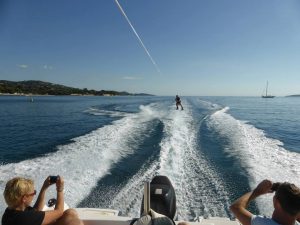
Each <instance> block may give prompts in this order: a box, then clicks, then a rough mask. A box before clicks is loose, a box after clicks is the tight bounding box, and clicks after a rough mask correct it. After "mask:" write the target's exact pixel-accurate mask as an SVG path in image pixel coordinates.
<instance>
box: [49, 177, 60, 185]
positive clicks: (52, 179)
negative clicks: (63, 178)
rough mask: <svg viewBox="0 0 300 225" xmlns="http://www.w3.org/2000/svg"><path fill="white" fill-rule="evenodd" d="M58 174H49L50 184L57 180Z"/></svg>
mask: <svg viewBox="0 0 300 225" xmlns="http://www.w3.org/2000/svg"><path fill="white" fill-rule="evenodd" d="M57 178H58V176H50V184H55V183H56V182H57Z"/></svg>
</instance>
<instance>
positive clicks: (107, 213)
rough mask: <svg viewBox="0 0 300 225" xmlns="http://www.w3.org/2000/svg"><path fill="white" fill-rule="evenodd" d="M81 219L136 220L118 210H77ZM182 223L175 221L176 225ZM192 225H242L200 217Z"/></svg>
mask: <svg viewBox="0 0 300 225" xmlns="http://www.w3.org/2000/svg"><path fill="white" fill-rule="evenodd" d="M76 211H77V212H78V215H79V218H80V219H81V220H82V221H83V222H84V224H85V225H130V223H131V221H132V220H133V219H134V218H131V217H124V216H118V214H119V211H118V210H112V209H96V208H76ZM179 222H182V221H175V223H176V224H178V223H179ZM188 223H189V224H190V225H240V223H239V222H238V221H236V220H230V219H229V218H226V217H210V218H207V219H204V218H201V217H199V221H198V222H188Z"/></svg>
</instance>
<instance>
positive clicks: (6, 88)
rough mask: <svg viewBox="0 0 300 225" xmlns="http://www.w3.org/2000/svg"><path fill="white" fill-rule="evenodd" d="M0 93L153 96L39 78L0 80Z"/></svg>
mask: <svg viewBox="0 0 300 225" xmlns="http://www.w3.org/2000/svg"><path fill="white" fill-rule="evenodd" d="M0 95H8V96H34V95H35V96H36V95H41V96H153V95H151V94H146V93H129V92H126V91H113V90H100V91H97V90H93V89H90V90H89V89H87V88H83V89H80V88H74V87H68V86H64V85H61V84H53V83H50V82H44V81H39V80H27V81H8V80H0Z"/></svg>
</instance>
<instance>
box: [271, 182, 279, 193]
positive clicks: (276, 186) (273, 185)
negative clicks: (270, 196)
mask: <svg viewBox="0 0 300 225" xmlns="http://www.w3.org/2000/svg"><path fill="white" fill-rule="evenodd" d="M280 184H281V183H279V182H277V183H273V184H272V187H271V190H272V191H277V190H278V188H279V186H280Z"/></svg>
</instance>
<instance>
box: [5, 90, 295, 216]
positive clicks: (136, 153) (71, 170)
mask: <svg viewBox="0 0 300 225" xmlns="http://www.w3.org/2000/svg"><path fill="white" fill-rule="evenodd" d="M174 99H175V97H173V96H171V97H157V96H151V97H92V96H91V97H87V96H84V97H83V96H81V97H80V96H36V97H34V101H33V102H30V100H29V99H28V98H27V97H25V96H19V97H17V96H1V97H0V121H1V126H0V163H1V165H0V187H1V192H3V190H4V187H5V183H6V182H7V180H8V179H10V178H12V177H15V176H24V177H29V178H32V179H34V181H35V186H36V189H37V190H39V189H40V188H41V185H42V183H43V181H44V180H45V178H46V177H47V176H48V175H57V174H59V175H61V176H63V177H64V180H65V200H66V202H67V203H68V204H69V205H70V206H71V207H100V208H113V209H118V210H120V212H121V214H122V215H126V216H133V217H138V216H139V212H140V207H141V200H142V194H143V183H144V182H145V181H150V180H151V179H152V178H153V177H154V176H155V175H166V176H168V177H169V179H170V180H171V181H172V183H173V185H174V188H175V191H176V195H177V210H178V218H179V219H185V220H192V219H193V218H194V217H196V216H226V217H232V214H231V213H230V211H229V205H230V204H231V203H232V201H234V200H235V199H236V198H238V197H239V196H240V195H242V194H243V193H245V192H247V191H250V190H251V189H253V188H254V187H255V186H256V185H257V184H258V183H259V182H260V181H262V180H263V179H271V180H272V181H274V182H277V181H280V182H282V181H289V182H293V183H295V184H297V185H298V186H300V168H299V166H298V165H297V163H298V162H299V161H300V149H299V146H300V145H299V144H300V137H299V135H298V134H299V133H300V104H299V103H300V98H287V97H278V98H274V99H263V98H259V97H182V105H183V107H184V110H183V111H182V110H176V107H175V100H174ZM51 197H55V187H50V188H49V191H48V192H47V199H48V198H51ZM0 202H1V204H0V207H1V208H0V212H1V213H2V212H3V211H4V209H5V205H6V204H5V202H4V198H3V196H2V195H1V196H0ZM272 209H273V208H272V194H268V195H266V196H263V197H260V198H259V199H258V200H257V201H256V204H253V205H251V210H252V211H253V212H255V213H260V214H264V215H270V214H271V213H272Z"/></svg>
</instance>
